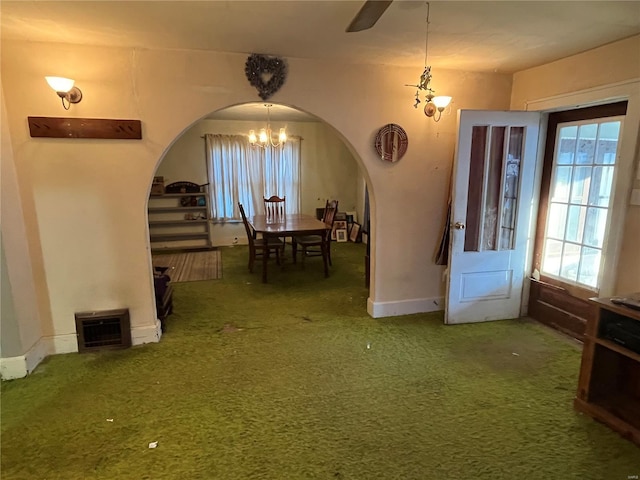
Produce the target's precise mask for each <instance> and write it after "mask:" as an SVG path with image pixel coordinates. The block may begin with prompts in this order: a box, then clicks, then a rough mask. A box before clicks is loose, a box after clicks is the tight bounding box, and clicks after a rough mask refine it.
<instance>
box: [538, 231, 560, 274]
mask: <svg viewBox="0 0 640 480" xmlns="http://www.w3.org/2000/svg"><path fill="white" fill-rule="evenodd" d="M561 260H562V242H560V241H558V240H551V239H547V240H545V242H544V258H543V262H542V264H543V265H544V271H545V273H549V274H551V275H560V262H561Z"/></svg>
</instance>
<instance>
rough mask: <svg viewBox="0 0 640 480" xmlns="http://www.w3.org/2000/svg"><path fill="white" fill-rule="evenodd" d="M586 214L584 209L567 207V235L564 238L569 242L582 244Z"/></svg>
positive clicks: (572, 206) (575, 206) (573, 206)
mask: <svg viewBox="0 0 640 480" xmlns="http://www.w3.org/2000/svg"><path fill="white" fill-rule="evenodd" d="M586 213H587V209H586V207H578V206H577V205H570V206H569V215H568V216H567V233H566V235H565V237H564V239H565V240H567V241H569V242H576V243H580V242H582V231H583V230H584V218H585V215H586Z"/></svg>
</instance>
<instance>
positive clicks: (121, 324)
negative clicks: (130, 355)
mask: <svg viewBox="0 0 640 480" xmlns="http://www.w3.org/2000/svg"><path fill="white" fill-rule="evenodd" d="M76 332H77V334H78V352H80V353H82V352H93V351H96V350H104V349H113V348H127V347H130V346H131V324H130V321H129V309H126V308H123V309H120V310H104V311H102V312H81V313H76Z"/></svg>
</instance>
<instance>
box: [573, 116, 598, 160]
mask: <svg viewBox="0 0 640 480" xmlns="http://www.w3.org/2000/svg"><path fill="white" fill-rule="evenodd" d="M597 134H598V124H597V123H592V124H590V125H582V126H580V129H579V131H578V151H577V152H576V163H582V164H590V163H594V161H595V152H596V135H597Z"/></svg>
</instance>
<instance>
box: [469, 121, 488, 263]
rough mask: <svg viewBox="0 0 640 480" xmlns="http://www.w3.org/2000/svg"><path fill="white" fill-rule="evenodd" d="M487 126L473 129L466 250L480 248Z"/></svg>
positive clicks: (475, 250)
mask: <svg viewBox="0 0 640 480" xmlns="http://www.w3.org/2000/svg"><path fill="white" fill-rule="evenodd" d="M487 131H488V127H487V126H474V127H473V129H472V131H471V158H470V159H469V162H470V163H469V189H468V191H467V218H466V230H465V233H464V251H465V252H477V251H479V250H480V219H481V218H482V193H483V184H484V182H483V179H484V164H485V157H486V149H487Z"/></svg>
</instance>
